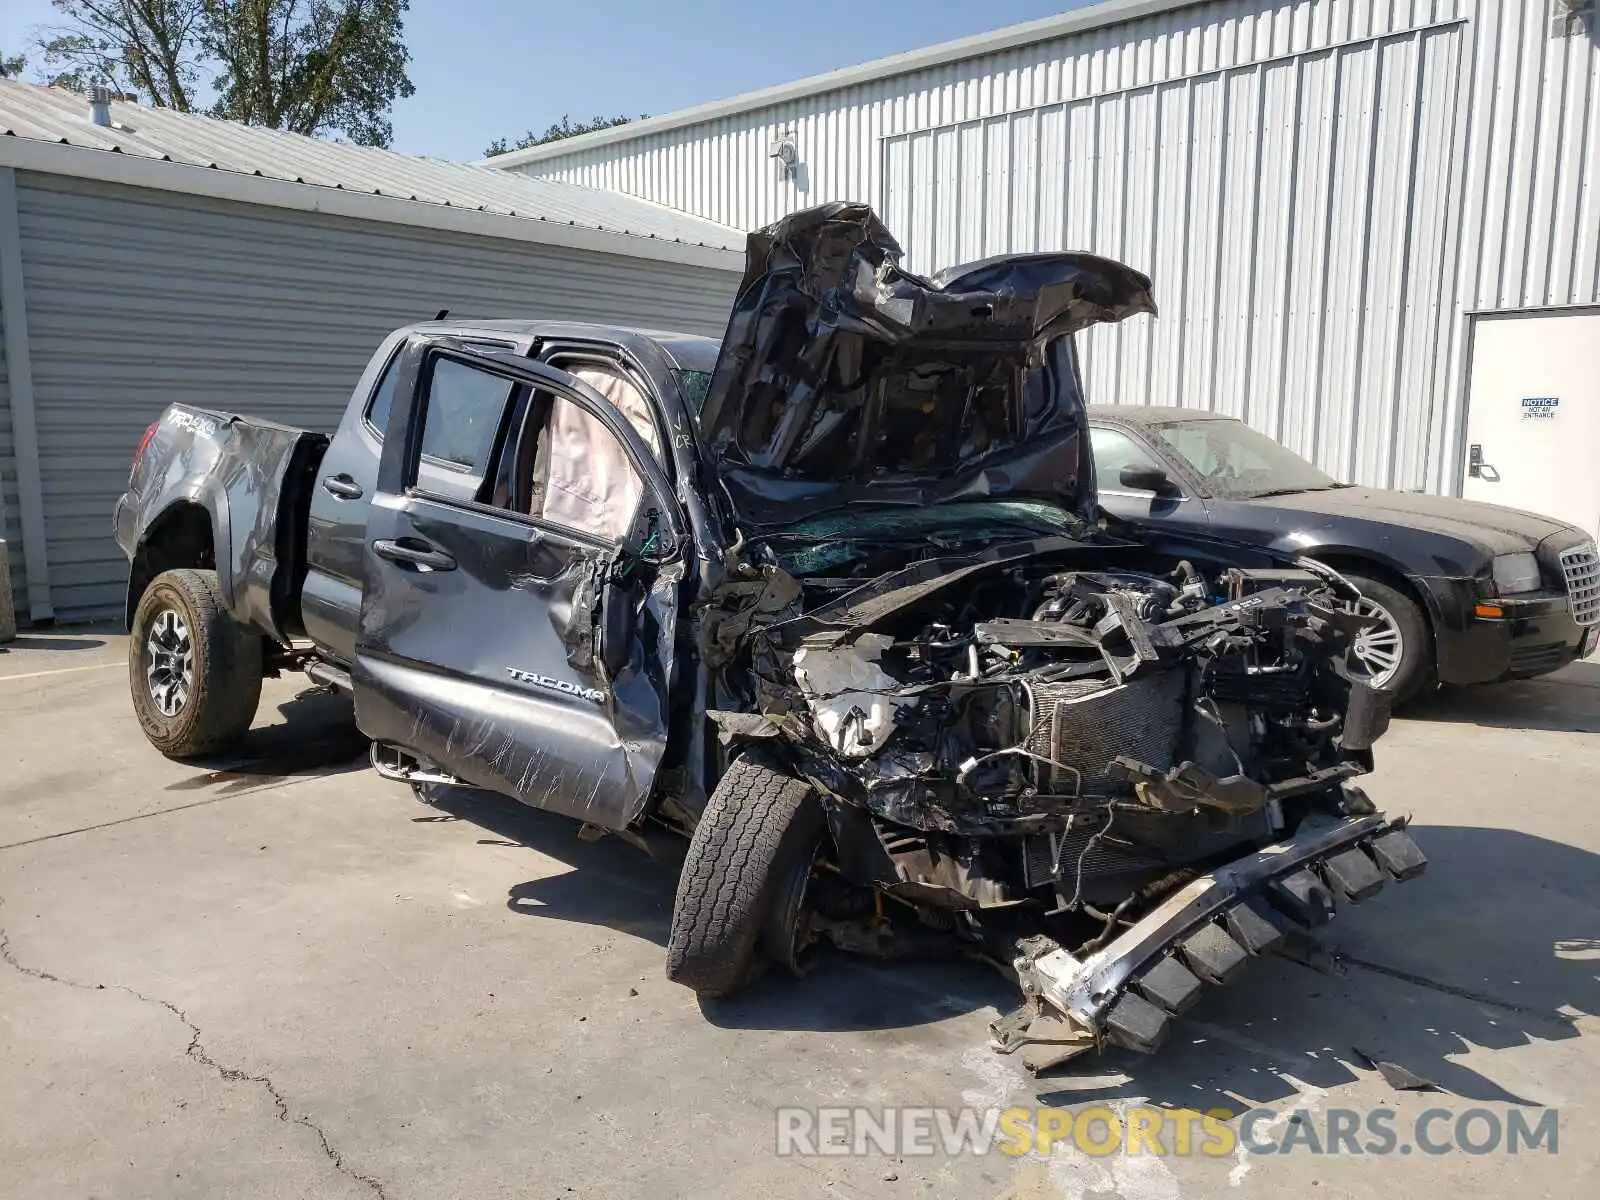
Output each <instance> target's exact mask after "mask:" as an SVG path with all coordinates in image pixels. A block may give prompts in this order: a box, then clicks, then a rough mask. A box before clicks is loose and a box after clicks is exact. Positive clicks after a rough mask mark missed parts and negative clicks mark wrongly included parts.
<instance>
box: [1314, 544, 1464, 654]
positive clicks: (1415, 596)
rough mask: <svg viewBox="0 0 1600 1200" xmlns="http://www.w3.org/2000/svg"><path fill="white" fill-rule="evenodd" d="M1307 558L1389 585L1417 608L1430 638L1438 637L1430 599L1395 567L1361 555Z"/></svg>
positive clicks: (1327, 555)
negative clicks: (1429, 604) (1429, 602)
mask: <svg viewBox="0 0 1600 1200" xmlns="http://www.w3.org/2000/svg"><path fill="white" fill-rule="evenodd" d="M1306 557H1307V558H1314V559H1316V560H1317V561H1318V562H1320V563H1326V564H1327V565H1328V566H1330V567H1332V568H1333V569H1334V570H1335V571H1341V572H1349V573H1351V574H1355V575H1365V576H1366V577H1367V578H1368V579H1376V580H1378V582H1380V583H1386V584H1388V585H1389V586H1390V587H1392V588H1393V589H1394V590H1395V591H1397V592H1399V593H1400V594H1401V595H1402V596H1405V597H1407V598H1408V599H1410V601H1411V602H1412V603H1413V604H1415V605H1416V606H1417V610H1418V611H1419V612H1421V613H1422V620H1423V622H1424V623H1425V624H1426V625H1427V626H1428V634H1429V636H1432V637H1437V636H1438V634H1437V631H1436V630H1435V629H1434V624H1433V610H1432V609H1430V608H1429V607H1428V598H1427V597H1426V596H1424V595H1423V594H1422V592H1421V590H1420V589H1418V587H1417V585H1416V584H1414V583H1412V582H1411V580H1409V579H1407V578H1406V577H1405V576H1404V575H1402V574H1401V573H1400V572H1399V571H1396V570H1395V569H1394V568H1393V567H1388V566H1385V565H1384V564H1383V563H1381V562H1377V561H1376V560H1374V559H1370V558H1363V557H1361V555H1359V554H1308V555H1307V556H1306Z"/></svg>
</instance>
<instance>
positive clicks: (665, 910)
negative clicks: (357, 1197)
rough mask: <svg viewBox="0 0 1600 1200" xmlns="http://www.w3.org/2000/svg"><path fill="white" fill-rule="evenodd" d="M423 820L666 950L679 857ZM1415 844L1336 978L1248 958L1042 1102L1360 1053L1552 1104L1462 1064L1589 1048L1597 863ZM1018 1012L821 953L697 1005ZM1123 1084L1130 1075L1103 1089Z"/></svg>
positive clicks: (1048, 1082) (1349, 1074)
mask: <svg viewBox="0 0 1600 1200" xmlns="http://www.w3.org/2000/svg"><path fill="white" fill-rule="evenodd" d="M416 819H417V820H418V821H430V820H465V821H470V822H472V823H474V824H476V825H478V826H480V827H482V828H484V829H485V830H487V831H489V832H490V833H492V834H494V835H495V837H494V838H493V839H488V838H486V839H483V840H484V841H485V842H487V843H489V844H506V843H510V844H515V845H521V846H527V847H529V848H531V849H533V850H536V851H538V852H539V853H540V854H543V855H546V856H548V857H550V858H552V859H554V860H556V861H558V862H561V863H565V864H567V865H569V866H571V867H572V868H573V869H572V870H571V871H567V872H563V873H561V874H557V875H550V876H545V877H543V878H539V879H533V880H529V881H528V882H525V883H521V884H518V885H517V886H515V887H513V888H512V889H511V890H510V893H509V895H508V897H507V901H506V903H507V907H508V908H509V909H510V910H511V911H512V912H515V913H518V914H521V915H524V916H530V917H538V918H543V919H546V920H560V921H578V922H582V923H584V924H590V925H603V926H605V927H607V928H610V929H614V930H617V931H619V932H622V933H627V934H629V935H631V936H634V937H640V938H644V939H646V940H648V941H651V942H654V943H655V944H657V945H660V946H665V944H666V941H667V937H668V932H669V929H670V924H671V919H672V904H673V897H674V893H675V890H676V876H677V862H676V859H675V858H673V859H670V860H667V861H660V860H653V859H651V858H650V857H647V856H646V855H645V854H644V853H643V851H641V850H640V849H639V848H638V847H636V846H632V845H629V844H628V843H626V842H623V841H622V840H620V839H618V838H614V837H608V838H603V839H601V840H599V841H595V842H583V841H580V840H579V839H578V836H577V826H576V825H575V824H574V823H573V822H572V821H570V820H569V819H567V818H565V817H560V816H557V815H555V814H552V813H545V812H540V811H538V810H536V809H532V808H529V807H527V806H524V805H520V804H517V803H515V802H513V801H509V800H504V799H501V798H500V797H497V796H493V795H489V794H484V793H474V792H467V791H455V790H446V789H441V790H440V791H439V793H438V794H437V797H436V799H435V811H434V812H433V813H431V814H430V815H427V816H421V817H418V818H416ZM1412 830H1413V833H1414V835H1415V836H1416V838H1417V841H1418V842H1419V844H1420V845H1421V846H1422V848H1423V849H1424V851H1426V853H1427V854H1428V857H1429V868H1428V872H1427V874H1425V875H1424V876H1422V878H1420V879H1418V880H1414V881H1412V882H1410V883H1406V884H1403V885H1396V884H1391V885H1390V886H1389V887H1388V888H1387V889H1386V891H1385V892H1384V893H1383V894H1381V895H1380V896H1378V897H1375V898H1374V899H1372V900H1370V901H1368V902H1367V903H1366V904H1364V905H1361V906H1359V907H1346V908H1345V909H1343V910H1342V911H1341V913H1340V915H1339V917H1338V918H1337V920H1336V921H1335V922H1334V923H1333V924H1332V925H1331V926H1329V927H1327V928H1326V929H1324V930H1322V931H1321V932H1320V935H1319V939H1318V940H1319V941H1320V943H1321V944H1322V946H1323V947H1324V948H1326V949H1327V951H1328V961H1327V963H1326V964H1325V966H1324V968H1323V969H1317V968H1315V967H1312V966H1305V965H1301V964H1300V963H1297V962H1291V961H1288V960H1286V959H1283V958H1268V959H1264V960H1258V961H1256V962H1253V963H1252V964H1251V965H1250V967H1249V968H1248V969H1247V970H1246V972H1245V973H1244V975H1243V976H1242V977H1241V978H1240V979H1239V980H1237V981H1235V982H1233V983H1231V984H1229V985H1228V986H1226V987H1223V988H1215V989H1208V990H1207V995H1206V997H1205V998H1204V999H1203V1000H1202V1001H1201V1003H1200V1004H1199V1005H1198V1006H1197V1007H1196V1008H1195V1009H1193V1010H1191V1011H1190V1012H1189V1013H1187V1014H1185V1015H1184V1016H1183V1017H1182V1018H1180V1019H1179V1020H1178V1021H1176V1022H1175V1023H1174V1026H1173V1030H1172V1033H1171V1035H1170V1037H1169V1039H1168V1042H1167V1044H1166V1045H1165V1046H1164V1047H1163V1048H1162V1049H1161V1050H1160V1051H1159V1052H1158V1053H1157V1054H1156V1055H1154V1056H1150V1057H1146V1056H1142V1055H1134V1054H1126V1053H1122V1052H1117V1051H1112V1052H1107V1053H1105V1054H1100V1055H1092V1056H1089V1057H1087V1058H1085V1059H1080V1060H1078V1061H1077V1062H1076V1063H1074V1064H1070V1065H1069V1066H1068V1067H1067V1068H1066V1069H1065V1073H1064V1074H1060V1075H1057V1076H1054V1077H1046V1078H1045V1079H1042V1080H1041V1081H1040V1085H1039V1086H1040V1088H1041V1093H1042V1094H1043V1095H1044V1097H1045V1098H1046V1099H1047V1100H1048V1101H1049V1102H1052V1103H1073V1102H1079V1101H1088V1100H1096V1099H1107V1098H1112V1097H1117V1096H1130V1097H1131V1096H1139V1097H1146V1098H1149V1099H1151V1100H1153V1101H1156V1102H1158V1103H1161V1104H1167V1105H1179V1106H1186V1107H1194V1108H1200V1109H1205V1108H1208V1107H1225V1108H1230V1109H1233V1110H1235V1111H1237V1110H1238V1109H1240V1108H1241V1107H1244V1106H1245V1104H1243V1103H1241V1100H1243V1101H1244V1102H1246V1103H1249V1104H1263V1103H1269V1102H1272V1101H1275V1100H1281V1099H1284V1098H1286V1097H1289V1096H1291V1095H1294V1094H1295V1093H1296V1092H1297V1091H1298V1090H1299V1084H1298V1083H1296V1082H1294V1081H1295V1080H1297V1081H1299V1083H1303V1084H1309V1085H1311V1086H1313V1087H1317V1088H1324V1089H1330V1090H1331V1089H1335V1088H1338V1087H1341V1086H1344V1085H1346V1084H1349V1083H1352V1082H1354V1081H1355V1080H1356V1079H1357V1078H1361V1077H1364V1076H1372V1075H1373V1072H1372V1070H1371V1068H1370V1067H1369V1066H1368V1065H1367V1064H1366V1062H1365V1060H1364V1058H1363V1056H1362V1055H1361V1054H1359V1053H1358V1052H1357V1048H1358V1047H1359V1049H1360V1050H1361V1051H1364V1052H1366V1053H1367V1054H1370V1055H1372V1056H1373V1057H1376V1058H1379V1059H1385V1060H1390V1061H1394V1062H1397V1063H1399V1064H1401V1065H1403V1066H1405V1067H1407V1068H1408V1069H1410V1070H1411V1071H1413V1072H1414V1073H1416V1074H1417V1075H1420V1076H1422V1077H1424V1078H1425V1079H1428V1080H1431V1081H1432V1082H1433V1083H1435V1084H1437V1085H1438V1087H1439V1088H1440V1089H1441V1090H1442V1091H1445V1092H1450V1093H1453V1094H1456V1095H1459V1096H1463V1097H1466V1098H1469V1099H1472V1100H1476V1101H1481V1102H1504V1103H1521V1102H1526V1103H1535V1104H1536V1103H1539V1102H1540V1101H1541V1099H1542V1098H1541V1097H1539V1096H1537V1095H1531V1096H1530V1095H1517V1094H1514V1093H1513V1092H1512V1091H1510V1090H1508V1089H1507V1088H1505V1087H1503V1086H1501V1085H1500V1084H1498V1083H1497V1082H1495V1080H1494V1079H1492V1078H1490V1077H1489V1076H1488V1075H1485V1074H1480V1073H1479V1072H1478V1071H1477V1070H1475V1069H1473V1068H1472V1067H1468V1066H1466V1065H1465V1064H1464V1063H1462V1062H1459V1061H1456V1060H1457V1059H1458V1058H1459V1057H1460V1056H1462V1055H1464V1054H1466V1053H1467V1052H1468V1051H1470V1050H1473V1049H1475V1048H1481V1049H1487V1050H1502V1049H1510V1048H1514V1047H1517V1046H1523V1045H1527V1044H1529V1043H1532V1042H1538V1041H1562V1040H1566V1039H1570V1038H1574V1037H1577V1036H1578V1035H1579V1030H1578V1026H1577V1018H1576V1016H1575V1015H1574V1014H1576V1013H1585V1014H1600V978H1597V976H1596V969H1595V964H1596V959H1600V940H1597V938H1596V931H1597V930H1600V894H1597V893H1596V890H1595V888H1594V881H1595V880H1596V879H1600V855H1595V854H1591V853H1589V852H1588V851H1585V850H1580V849H1577V848H1574V847H1572V846H1569V845H1565V844H1563V843H1559V842H1554V841H1549V840H1547V839H1544V838H1539V837H1534V836H1531V835H1528V834H1524V833H1520V832H1517V831H1514V830H1501V829H1478V828H1467V827H1457V826H1427V825H1414V826H1413V827H1412ZM675 844H677V843H675V842H674V841H670V840H669V841H668V842H667V845H669V846H671V845H675ZM1017 1000H1018V997H1017V994H1016V992H1015V991H1014V990H1013V989H1012V988H1011V986H1010V985H1009V984H1008V983H1007V982H1006V981H1005V980H1003V979H1002V978H1001V977H1000V976H999V975H998V974H997V973H996V972H994V970H993V969H992V968H990V967H988V966H985V965H982V964H980V963H977V962H971V961H966V960H961V959H951V958H945V959H940V960H905V961H897V962H885V961H881V960H875V959H868V958H858V957H852V956H848V955H844V954H841V953H831V952H824V953H823V954H821V955H820V956H819V959H818V962H817V964H816V966H815V968H814V969H813V970H812V971H811V972H810V973H809V974H808V975H806V976H805V977H804V978H802V979H798V980H797V979H793V978H790V977H789V976H788V975H786V974H780V973H777V972H772V973H770V974H769V975H767V976H766V977H764V978H763V979H761V980H759V981H758V982H757V983H756V984H755V985H753V986H752V987H751V988H749V989H748V990H747V991H744V992H740V993H739V994H737V995H735V996H732V997H728V998H726V999H722V1000H718V1001H710V1002H706V1003H705V1004H703V1005H702V1009H703V1011H704V1013H705V1016H706V1019H707V1020H709V1021H710V1022H712V1023H713V1024H715V1025H719V1026H723V1027H728V1028H748V1029H785V1030H820V1031H826V1030H838V1031H844V1030H863V1029H891V1028H906V1027H910V1026H916V1025H922V1024H927V1023H930V1022H935V1021H939V1020H942V1019H945V1018H948V1017H950V1016H953V1015H957V1014H962V1013H971V1012H977V1011H981V1010H987V1012H988V1013H989V1014H990V1015H999V1014H1000V1013H1003V1012H1005V1011H1007V1010H1008V1009H1010V1008H1011V1007H1013V1006H1014V1005H1015V1004H1016V1003H1017ZM1481 1061H1482V1060H1481V1059H1480V1062H1481ZM1108 1072H1110V1073H1113V1074H1116V1073H1121V1074H1122V1075H1125V1076H1127V1079H1126V1080H1125V1081H1123V1082H1120V1083H1112V1084H1106V1083H1105V1082H1104V1079H1105V1076H1106V1075H1107V1073H1108ZM1285 1075H1289V1076H1292V1077H1293V1079H1292V1080H1286V1079H1285V1078H1284V1076H1285Z"/></svg>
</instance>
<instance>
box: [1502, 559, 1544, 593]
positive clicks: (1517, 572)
mask: <svg viewBox="0 0 1600 1200" xmlns="http://www.w3.org/2000/svg"><path fill="white" fill-rule="evenodd" d="M1540 582H1541V581H1540V579H1539V560H1538V559H1537V558H1535V557H1534V556H1533V555H1532V554H1528V553H1524V554H1502V555H1499V556H1498V557H1497V558H1496V559H1495V560H1494V588H1495V591H1496V592H1498V593H1499V594H1500V595H1502V596H1515V595H1516V594H1517V593H1518V592H1536V591H1538V590H1539V585H1540Z"/></svg>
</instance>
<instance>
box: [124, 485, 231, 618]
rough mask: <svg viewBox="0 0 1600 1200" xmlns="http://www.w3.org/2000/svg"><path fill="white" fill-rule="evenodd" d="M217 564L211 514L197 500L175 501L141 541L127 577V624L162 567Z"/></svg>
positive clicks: (199, 566)
mask: <svg viewBox="0 0 1600 1200" xmlns="http://www.w3.org/2000/svg"><path fill="white" fill-rule="evenodd" d="M216 565H217V547H216V541H215V539H214V537H213V536H212V530H211V514H210V513H209V512H207V511H206V510H205V509H204V508H203V507H201V506H200V505H198V504H192V503H187V502H186V503H182V504H175V505H173V506H172V507H171V508H169V509H167V511H166V512H164V513H162V514H161V515H160V516H159V517H157V518H156V522H155V524H154V525H152V526H150V529H149V531H148V532H147V533H146V534H145V535H144V540H143V541H141V542H140V543H139V550H138V553H136V554H135V555H134V556H133V569H132V572H131V573H130V575H129V577H128V611H127V614H126V619H127V624H128V626H129V627H130V628H131V627H132V625H133V613H134V610H135V609H136V608H138V607H139V600H140V599H141V598H142V597H143V596H144V593H145V589H146V588H148V587H149V586H150V584H151V581H153V580H154V579H155V577H156V576H157V575H159V574H161V573H162V572H163V571H175V570H178V569H180V568H182V567H191V568H197V569H199V570H210V569H213V568H215V567H216Z"/></svg>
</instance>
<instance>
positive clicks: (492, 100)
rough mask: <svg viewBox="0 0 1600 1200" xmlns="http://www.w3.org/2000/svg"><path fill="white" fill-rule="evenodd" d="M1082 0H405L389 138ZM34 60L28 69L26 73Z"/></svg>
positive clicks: (543, 112)
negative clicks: (399, 77)
mask: <svg viewBox="0 0 1600 1200" xmlns="http://www.w3.org/2000/svg"><path fill="white" fill-rule="evenodd" d="M1077 7H1082V0H982V2H978V3H974V2H973V0H804V2H803V3H800V2H796V3H792V4H779V3H775V2H773V0H742V2H741V0H579V2H577V3H550V2H549V0H536V2H531V3H530V2H528V0H521V2H519V0H412V3H411V13H410V16H409V17H408V18H407V21H406V42H407V45H408V46H409V47H410V49H411V55H412V63H411V80H412V82H413V83H415V84H416V86H417V94H416V95H415V96H413V97H412V98H411V99H410V100H406V101H402V102H401V103H400V104H399V105H398V106H396V109H395V113H394V126H395V141H394V145H395V149H397V150H403V151H406V152H407V153H411V154H432V155H438V156H440V157H444V158H458V159H470V158H476V157H477V156H478V155H479V154H480V153H482V151H483V148H484V147H485V146H486V145H488V143H489V142H490V141H492V140H493V139H494V138H496V137H498V136H502V135H504V136H506V137H508V138H514V137H515V136H516V135H518V134H520V133H522V132H524V131H525V130H527V129H528V128H530V127H532V128H535V129H540V130H542V129H544V128H545V126H547V125H549V124H550V123H551V122H552V121H556V120H559V119H560V117H561V116H562V114H563V113H570V114H571V115H572V117H573V118H574V119H578V118H586V117H590V116H593V115H595V114H596V113H605V114H607V115H610V114H613V113H629V114H637V113H641V112H645V113H650V114H652V115H656V114H660V113H665V112H671V111H673V110H674V109H678V108H684V107H687V106H688V105H691V104H699V103H701V102H703V101H706V100H716V99H720V98H722V97H724V96H732V95H736V94H737V93H739V92H747V91H751V90H754V89H755V88H761V87H768V86H770V85H772V84H777V83H786V82H788V81H790V80H793V79H799V78H801V77H803V76H806V75H814V74H817V73H819V72H822V71H831V70H834V69H835V68H837V67H847V66H851V65H852V64H855V63H859V62H865V61H867V60H868V59H873V58H881V57H882V56H883V55H886V54H897V53H899V52H901V51H903V50H914V49H916V48H918V47H920V46H928V45H932V44H934V43H935V42H942V41H948V40H950V39H951V38H958V37H965V36H967V35H968V34H973V33H982V32H984V31H985V30H990V29H998V28H1000V27H1001V26H1004V25H1011V24H1015V23H1016V22H1018V21H1029V20H1033V19H1034V18H1037V17H1043V16H1048V15H1050V14H1052V13H1056V12H1061V11H1064V10H1066V9H1069V8H1077ZM52 16H53V13H52V10H51V8H50V4H49V0H0V51H4V52H5V53H8V54H14V53H17V52H18V51H20V50H22V49H23V43H24V42H25V41H26V40H27V34H28V30H29V29H30V28H31V27H33V26H36V25H37V24H39V23H40V22H46V21H49V20H51V18H52ZM35 66H37V64H31V65H30V69H29V71H28V72H26V73H25V74H24V76H23V77H24V78H25V79H31V78H33V67H35Z"/></svg>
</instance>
